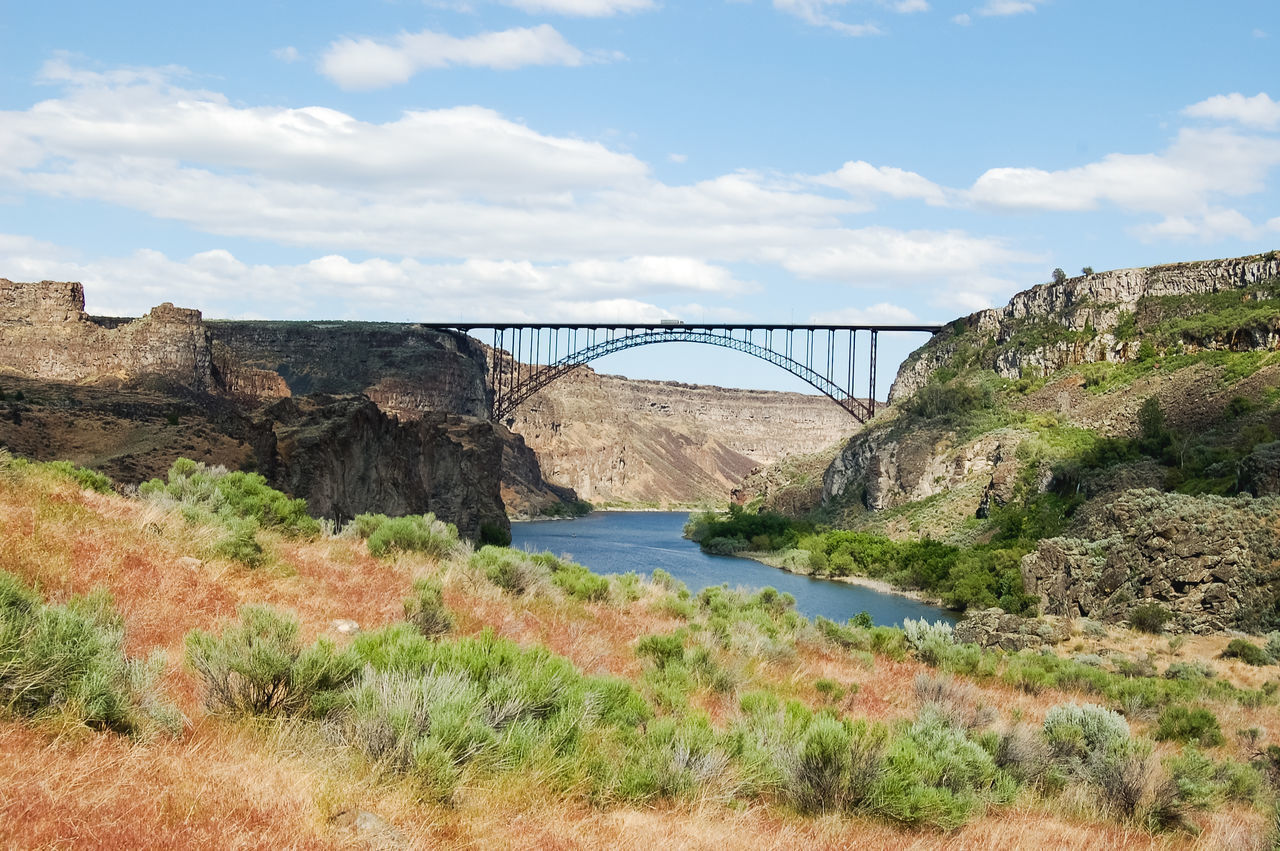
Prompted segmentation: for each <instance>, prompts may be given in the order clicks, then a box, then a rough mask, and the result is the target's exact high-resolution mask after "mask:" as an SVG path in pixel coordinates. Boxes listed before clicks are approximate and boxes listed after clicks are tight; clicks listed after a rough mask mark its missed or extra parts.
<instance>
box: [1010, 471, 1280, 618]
mask: <svg viewBox="0 0 1280 851" xmlns="http://www.w3.org/2000/svg"><path fill="white" fill-rule="evenodd" d="M1277 522H1280V501H1277V500H1276V499H1274V498H1269V499H1251V498H1250V497H1248V496H1244V497H1236V498H1232V499H1224V498H1221V497H1192V496H1186V495H1184V494H1168V493H1160V492H1158V491H1155V490H1150V489H1148V490H1132V491H1127V492H1125V493H1123V494H1121V495H1120V496H1119V497H1117V498H1116V499H1115V500H1114V501H1112V502H1110V503H1109V504H1107V505H1106V506H1105V507H1103V508H1102V509H1101V510H1100V511H1099V512H1098V513H1097V514H1096V515H1095V516H1094V517H1093V518H1091V520H1090V522H1089V523H1088V524H1087V525H1086V526H1085V527H1084V529H1083V530H1082V531H1083V537H1080V538H1052V539H1049V540H1045V541H1041V542H1040V545H1039V547H1038V548H1037V549H1036V551H1035V552H1033V553H1031V554H1030V555H1028V556H1026V557H1025V558H1023V560H1022V578H1023V584H1024V586H1025V588H1026V590H1027V592H1028V593H1031V594H1035V595H1038V596H1039V597H1040V601H1041V608H1042V610H1043V611H1044V612H1045V613H1046V614H1052V615H1065V616H1069V617H1078V616H1081V615H1083V616H1087V617H1090V618H1094V619H1095V620H1103V621H1111V622H1118V621H1122V620H1124V619H1126V618H1127V617H1128V616H1129V615H1130V614H1131V613H1132V612H1133V610H1134V608H1136V607H1137V606H1139V605H1141V604H1145V603H1151V602H1155V603H1157V604H1159V605H1161V606H1163V607H1165V608H1166V609H1167V610H1168V611H1169V612H1170V613H1171V614H1172V615H1173V620H1172V621H1171V624H1170V626H1169V628H1170V629H1172V630H1174V631H1178V632H1195V633H1207V632H1218V631H1221V630H1223V629H1227V628H1237V629H1253V630H1256V629H1258V628H1259V627H1260V626H1263V625H1264V624H1266V623H1268V618H1269V616H1270V615H1271V613H1272V612H1273V611H1274V610H1275V607H1276V602H1277V599H1280V585H1277V583H1276V580H1277V579H1280V539H1277V537H1276V533H1275V528H1276V524H1277Z"/></svg>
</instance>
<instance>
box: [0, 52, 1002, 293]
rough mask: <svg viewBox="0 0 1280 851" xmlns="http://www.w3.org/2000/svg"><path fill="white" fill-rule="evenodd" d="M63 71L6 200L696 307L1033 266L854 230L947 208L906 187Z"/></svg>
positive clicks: (982, 246)
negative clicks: (708, 166)
mask: <svg viewBox="0 0 1280 851" xmlns="http://www.w3.org/2000/svg"><path fill="white" fill-rule="evenodd" d="M65 71H66V73H63V74H62V75H61V77H60V79H62V80H63V81H64V83H65V85H64V91H62V92H60V93H59V94H58V96H56V97H54V98H52V99H50V100H46V101H44V102H42V103H40V104H37V105H35V106H33V107H31V108H30V109H27V110H17V111H8V112H0V192H6V191H7V192H10V193H11V194H12V193H19V194H21V193H28V194H34V195H42V196H46V197H65V198H76V199H86V200H93V201H98V202H102V203H107V204H114V205H118V206H120V207H122V208H125V209H130V210H135V211H139V212H142V213H144V214H147V215H150V216H154V217H156V218H162V219H170V220H173V221H178V222H182V223H184V224H186V225H188V226H190V227H191V228H193V229H195V230H197V231H200V232H203V233H206V234H215V235H224V236H243V237H249V238H252V239H254V240H258V241H262V242H266V243H269V244H276V245H290V246H301V247H304V248H308V249H313V250H316V251H319V252H323V253H325V254H331V253H332V254H338V253H356V252H358V253H362V254H371V255H374V256H382V257H402V258H413V259H414V260H415V261H417V262H422V263H425V264H428V265H432V266H433V267H434V266H438V265H440V264H444V265H446V266H447V265H449V264H454V265H456V264H459V263H470V264H471V265H470V266H468V274H471V275H473V276H474V275H479V274H480V273H481V272H485V271H486V270H488V272H492V273H494V274H496V272H494V270H499V271H502V272H503V274H506V275H516V274H517V273H520V274H526V273H527V276H528V280H531V281H535V282H536V281H537V280H541V279H542V278H541V277H539V276H543V277H545V276H546V275H548V274H551V273H549V272H547V271H546V270H547V269H548V268H554V269H558V270H560V271H557V272H556V273H555V275H556V276H558V277H557V279H560V280H568V279H569V276H571V275H573V274H578V275H579V278H581V279H582V280H584V281H585V279H586V277H590V276H591V275H594V274H595V272H594V271H591V272H590V275H589V274H588V273H587V272H583V271H581V270H592V269H593V267H591V266H590V265H589V264H591V263H595V262H605V263H613V264H614V265H613V266H610V267H608V269H607V272H608V273H607V274H605V275H603V277H604V278H605V279H607V280H608V281H612V282H613V283H614V285H615V286H623V285H624V284H626V282H627V281H634V282H636V283H635V286H636V287H640V286H641V284H643V286H644V287H653V286H670V287H676V288H680V289H684V290H697V289H699V287H700V286H710V285H711V284H715V283H716V282H722V283H723V282H724V281H725V280H727V279H724V278H722V277H717V275H719V274H722V273H717V272H716V271H715V270H716V269H720V268H723V265H725V264H733V263H745V264H756V265H759V266H762V267H769V266H772V267H774V268H777V269H782V270H785V271H787V272H789V273H790V274H792V275H794V276H798V277H812V278H822V279H829V280H835V281H840V282H843V283H846V284H851V285H870V286H883V285H885V284H886V282H890V281H896V282H902V283H907V284H910V283H920V284H937V283H938V282H940V281H946V280H949V279H951V278H953V277H954V276H958V275H965V274H974V273H977V272H978V271H980V270H982V269H984V268H986V267H988V266H990V265H991V264H1007V263H1016V262H1020V261H1021V260H1023V259H1024V257H1023V255H1021V254H1020V253H1018V252H1016V251H1013V250H1011V249H1010V248H1009V247H1008V246H1007V245H1006V244H1005V242H1004V241H1003V240H1001V239H999V238H992V237H983V236H975V235H971V234H967V233H964V232H962V231H958V230H949V231H930V230H919V231H910V232H904V231H899V230H895V229H892V228H883V227H877V228H866V227H855V226H853V225H851V224H850V223H849V217H851V216H854V215H857V214H859V213H863V212H866V211H868V210H870V209H873V203H872V201H873V198H872V197H871V196H875V195H883V194H889V195H892V196H896V197H920V198H924V199H925V200H926V201H928V200H930V199H936V198H937V197H938V196H937V191H936V188H935V187H933V185H932V184H930V183H929V182H928V181H927V180H925V179H923V178H921V177H920V176H919V175H915V174H913V173H912V172H907V171H903V170H897V169H892V168H883V167H882V168H874V167H871V166H868V165H866V164H862V165H860V166H857V167H856V168H851V169H850V170H848V171H845V172H844V174H845V178H846V179H847V182H848V185H849V186H851V187H855V188H857V189H858V191H859V193H860V195H861V196H862V197H832V195H831V193H830V192H829V191H827V186H823V185H822V184H821V182H820V180H828V181H830V180H835V179H836V177H835V176H832V175H825V176H818V177H813V176H805V175H799V176H795V175H791V176H787V175H773V174H764V173H759V172H750V171H740V172H735V173H732V174H725V175H721V176H718V177H712V178H709V179H706V180H702V181H699V182H696V183H691V184H668V183H663V182H660V181H657V180H655V179H654V178H653V177H652V175H651V173H650V171H649V169H648V167H647V166H646V164H645V163H643V162H641V161H640V160H638V159H637V158H635V157H633V156H630V155H627V154H623V153H618V152H615V151H612V150H610V149H608V148H607V147H605V146H604V145H602V144H600V143H598V142H594V141H588V140H582V139H574V138H568V137H563V136H550V135H546V134H542V133H539V132H537V131H535V130H533V129H531V128H529V127H526V126H524V125H522V124H517V123H515V122H512V121H510V120H509V119H506V118H504V117H503V116H501V115H498V114H497V113H495V112H493V111H491V110H487V109H481V108H478V107H458V108H453V109H442V110H430V111H422V112H411V113H406V114H405V115H403V116H400V117H398V118H396V119H393V120H390V121H386V122H383V123H370V122H363V121H359V120H357V119H355V118H353V117H351V116H349V115H346V114H344V113H341V112H338V111H335V110H331V109H323V108H316V107H308V108H302V109H286V108H276V107H257V106H244V105H238V104H236V105H233V104H231V103H229V102H228V100H227V99H226V98H225V97H224V96H222V95H220V94H217V93H212V92H202V91H197V90H193V89H186V88H181V87H180V86H178V85H177V84H176V82H175V78H173V77H170V76H166V75H165V74H151V73H139V72H131V73H129V74H121V75H115V74H105V75H104V74H90V73H85V72H79V71H74V70H72V69H65ZM840 174H841V172H836V173H835V175H836V176H838V175H840ZM815 187H821V188H822V189H823V190H824V191H815ZM629 258H647V259H645V260H644V261H643V262H642V261H638V260H634V259H629ZM660 258H685V259H684V260H681V261H673V260H662V259H660ZM690 258H696V259H697V260H696V262H697V263H701V264H703V265H702V266H697V265H690V264H692V263H694V262H695V261H694V260H691V259H690ZM481 263H492V264H500V265H497V266H492V267H482V266H480V265H477V264H481ZM520 263H524V264H528V265H527V266H519V265H511V264H520ZM501 264H507V265H501ZM584 264H586V265H584ZM659 267H660V268H661V270H664V271H662V273H661V274H658V273H657V272H655V271H654V270H655V269H656V268H659ZM522 270H524V271H522ZM646 276H648V277H646ZM468 280H471V278H468ZM664 282H665V283H664ZM699 282H702V283H699ZM708 282H710V283H708ZM584 286H585V284H584ZM732 289H734V290H739V289H741V284H740V283H735V284H734V286H733V287H732ZM716 291H717V292H719V290H716ZM638 292H639V290H638ZM609 293H610V294H611V297H612V296H613V295H617V292H615V291H613V290H610V291H609Z"/></svg>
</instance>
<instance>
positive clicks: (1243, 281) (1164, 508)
mask: <svg viewBox="0 0 1280 851" xmlns="http://www.w3.org/2000/svg"><path fill="white" fill-rule="evenodd" d="M1278 349H1280V257H1278V256H1277V254H1276V252H1272V253H1271V254H1268V255H1259V256H1254V257H1244V258H1236V259H1231V260H1216V261H1203V262H1198V263H1182V264H1176V265H1170V266H1157V267H1152V268H1150V269H1125V270H1119V271H1115V272H1103V273H1098V274H1089V275H1085V276H1081V277H1077V278H1065V277H1064V279H1063V280H1061V281H1058V282H1055V283H1051V284H1044V285H1041V286H1038V287H1035V288H1032V289H1030V290H1028V291H1026V292H1023V293H1019V294H1018V295H1016V296H1014V297H1013V299H1012V300H1011V301H1010V302H1009V304H1008V305H1007V306H1006V307H1004V308H1001V309H997V310H987V311H981V312H979V313H975V314H973V315H971V316H969V317H965V318H961V319H957V320H956V321H954V322H952V323H951V324H950V326H949V327H948V329H947V330H946V331H944V332H943V333H941V334H938V335H937V336H935V337H934V338H933V339H932V340H930V341H929V342H928V343H927V344H926V345H925V346H923V347H922V348H921V349H919V350H918V351H916V352H915V353H913V354H912V355H911V356H910V357H909V358H908V359H907V361H906V362H905V363H904V364H903V365H902V367H901V368H900V370H899V373H898V378H897V381H896V382H895V384H894V388H893V392H892V399H893V401H894V405H893V407H892V408H891V409H889V410H888V411H886V412H885V413H884V415H882V416H881V417H879V418H878V419H877V420H876V422H875V423H873V424H872V425H871V426H870V427H868V428H867V429H865V430H864V431H862V432H861V433H859V434H857V435H855V436H854V437H853V438H852V439H851V440H850V441H849V442H848V443H847V444H846V445H845V447H844V448H843V449H842V450H841V451H840V452H839V453H838V455H837V456H836V457H835V459H834V460H833V461H832V462H831V464H830V466H829V467H828V468H827V470H826V472H825V473H824V475H823V490H822V501H821V505H819V506H817V507H816V508H813V509H811V510H810V511H809V512H808V513H807V514H804V513H802V514H801V515H800V516H802V517H804V518H807V520H808V521H816V522H818V523H819V524H826V525H828V526H833V527H835V528H836V529H844V530H852V531H855V532H858V533H862V534H865V535H868V536H870V537H868V538H865V539H858V540H860V541H864V543H863V544H856V545H854V544H848V543H847V542H845V543H840V542H838V541H837V539H836V538H835V537H830V536H828V537H827V538H822V537H815V538H811V539H803V540H802V535H801V534H800V533H797V532H795V531H793V532H791V533H790V535H789V536H780V535H775V538H776V540H773V541H771V543H772V544H773V545H774V546H775V547H777V546H784V545H789V546H793V547H799V551H797V552H793V553H790V554H788V553H786V552H782V553H781V554H780V555H775V556H772V557H771V558H773V560H775V561H778V560H779V559H781V561H782V562H783V563H786V564H788V565H790V566H792V567H793V569H801V570H804V569H814V570H818V571H819V572H821V571H829V570H841V571H853V572H858V571H863V572H866V571H872V572H873V573H874V572H877V571H878V572H879V574H878V575H887V576H890V577H891V578H893V579H894V580H895V581H899V582H901V583H904V584H907V585H908V586H911V587H924V588H926V589H927V590H929V591H930V592H931V593H934V594H936V595H938V596H940V597H942V598H943V599H944V600H947V601H948V602H949V603H951V604H953V605H956V606H957V607H958V608H965V607H966V606H968V607H973V606H978V607H983V606H991V605H997V604H998V605H1000V606H1002V607H1004V608H1006V609H1007V610H1009V611H1016V612H1019V613H1025V612H1034V611H1036V610H1039V611H1042V612H1047V613H1053V614H1059V615H1065V616H1076V617H1078V616H1088V617H1092V618H1101V619H1104V620H1107V621H1109V622H1122V621H1125V620H1126V619H1128V618H1130V617H1132V616H1133V614H1134V612H1135V611H1136V610H1137V609H1140V608H1142V607H1144V606H1150V605H1154V606H1157V607H1159V608H1160V609H1161V610H1162V611H1164V612H1165V613H1166V614H1167V615H1169V616H1170V617H1171V621H1170V626H1169V628H1170V629H1177V630H1183V631H1192V632H1213V631H1217V630H1222V629H1246V630H1251V631H1256V630H1259V629H1269V628H1273V627H1274V626H1275V625H1276V624H1277V623H1278V622H1280V581H1278V580H1280V576H1278V575H1277V567H1278V566H1280V549H1278V548H1277V546H1276V535H1275V529H1276V528H1277V522H1280V502H1277V500H1276V498H1275V497H1276V495H1277V494H1278V493H1280V489H1278V486H1277V483H1278V482H1280V442H1277V436H1280V353H1278V351H1277V350H1278ZM779 507H781V508H785V506H779ZM802 526H803V524H802ZM800 532H801V533H802V532H803V528H801V529H800ZM724 534H729V533H728V532H725V533H724ZM739 537H742V538H743V540H746V539H749V538H750V537H751V536H750V535H749V534H745V533H744V534H743V535H740V536H739ZM837 537H838V536H837ZM886 539H887V540H889V541H890V542H893V541H896V542H899V543H897V544H891V543H890V544H883V545H881V544H876V546H883V547H887V549H886V550H885V552H891V553H893V555H892V556H886V557H885V559H883V560H880V561H878V560H877V558H875V557H872V556H870V555H868V553H869V552H870V550H867V549H866V547H868V546H870V545H871V544H870V543H867V542H871V541H875V540H886ZM917 540H924V541H933V542H936V544H937V545H938V546H939V547H941V549H937V550H936V554H935V555H936V558H935V556H933V555H931V556H929V557H928V558H929V559H933V560H934V561H933V562H931V564H932V565H933V566H931V567H928V568H923V567H919V566H917V565H916V564H915V562H913V561H912V559H914V558H916V556H914V555H912V554H911V552H912V551H911V550H910V547H909V546H907V545H908V544H909V543H910V542H912V541H917ZM824 541H825V543H824ZM722 546H732V544H731V543H730V544H722ZM833 558H834V559H837V561H832V559H833ZM810 561H811V562H812V564H810V563H809V562H810ZM966 565H967V566H966ZM954 571H960V572H954ZM962 573H963V576H964V578H963V579H962V578H961V576H962Z"/></svg>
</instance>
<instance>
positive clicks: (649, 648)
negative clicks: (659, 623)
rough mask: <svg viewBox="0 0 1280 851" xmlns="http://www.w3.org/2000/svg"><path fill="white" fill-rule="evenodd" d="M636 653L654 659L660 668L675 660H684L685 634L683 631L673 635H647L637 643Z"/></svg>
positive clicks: (654, 662)
mask: <svg viewBox="0 0 1280 851" xmlns="http://www.w3.org/2000/svg"><path fill="white" fill-rule="evenodd" d="M636 655H637V656H640V657H641V658H648V659H652V660H653V664H654V665H656V666H657V667H658V668H659V670H661V669H663V668H665V667H667V665H670V664H672V663H675V662H681V661H683V660H684V636H683V635H682V634H681V633H678V632H677V633H672V634H671V635H646V636H645V637H644V638H642V639H640V641H639V642H638V643H637V644H636Z"/></svg>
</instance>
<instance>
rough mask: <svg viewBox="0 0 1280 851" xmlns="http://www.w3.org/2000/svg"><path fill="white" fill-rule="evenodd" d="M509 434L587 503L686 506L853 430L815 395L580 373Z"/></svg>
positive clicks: (525, 412)
mask: <svg viewBox="0 0 1280 851" xmlns="http://www.w3.org/2000/svg"><path fill="white" fill-rule="evenodd" d="M762 368H766V367H762ZM511 428H512V430H513V431H515V432H516V433H518V434H520V435H522V436H523V437H524V440H525V442H526V443H528V445H529V446H530V447H531V448H532V449H533V450H534V452H535V453H537V456H538V460H539V462H540V464H541V466H542V471H543V475H544V476H545V477H546V479H547V481H549V482H552V483H554V484H556V485H560V486H563V487H569V488H572V489H573V490H574V491H576V492H577V494H578V495H579V496H580V497H581V498H583V499H586V500H589V501H591V502H592V503H594V504H598V505H617V504H625V505H637V504H641V505H666V504H677V505H680V504H684V505H688V504H691V503H699V502H721V501H723V500H725V499H726V498H728V496H729V494H730V492H731V491H732V490H733V489H734V487H736V486H737V485H738V483H739V482H741V481H742V479H743V477H744V476H746V475H747V474H748V473H750V472H751V471H752V470H753V469H755V468H756V467H759V466H762V465H767V464H771V463H773V462H774V461H777V460H779V459H781V458H783V457H786V456H791V455H803V454H807V453H811V452H814V451H816V450H819V449H822V448H823V447H826V446H829V445H831V444H832V443H835V442H836V441H837V440H841V439H843V438H847V437H848V436H849V435H850V434H852V433H853V432H854V431H856V430H857V429H858V428H859V423H858V422H857V421H856V420H854V419H853V418H852V417H850V416H849V415H848V414H847V413H845V412H844V411H843V410H841V409H840V408H839V406H837V405H836V404H834V403H833V402H831V400H829V399H827V398H826V397H825V396H811V395H805V394H801V393H778V392H769V391H759V390H734V389H728V388H723V387H707V386H699V385H691V384H680V383H676V382H658V381H637V380H633V379H627V378H623V377H622V376H617V375H601V374H599V373H597V372H595V371H594V370H591V369H589V368H586V367H582V368H579V369H577V370H575V371H574V372H572V373H570V374H569V375H567V376H565V377H564V378H562V379H559V380H558V381H556V382H554V383H552V384H551V385H549V386H547V387H546V388H545V389H543V390H542V391H540V392H539V393H537V394H535V395H534V396H533V397H532V398H530V399H529V401H528V402H526V403H525V404H524V405H522V406H521V407H520V408H519V409H518V410H517V411H516V413H515V419H514V422H513V423H512V425H511Z"/></svg>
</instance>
